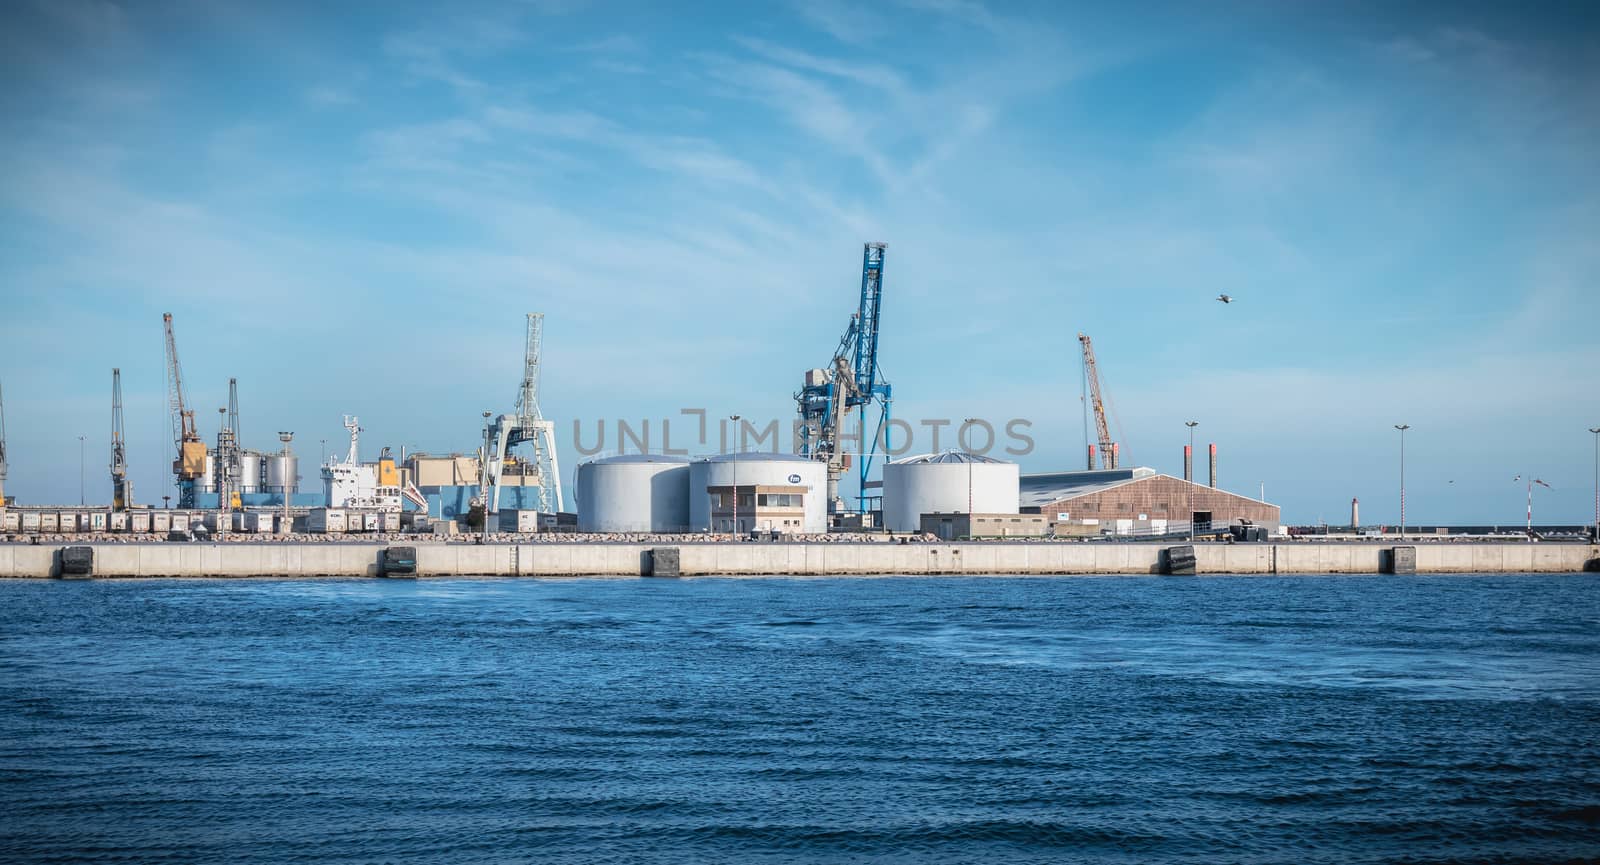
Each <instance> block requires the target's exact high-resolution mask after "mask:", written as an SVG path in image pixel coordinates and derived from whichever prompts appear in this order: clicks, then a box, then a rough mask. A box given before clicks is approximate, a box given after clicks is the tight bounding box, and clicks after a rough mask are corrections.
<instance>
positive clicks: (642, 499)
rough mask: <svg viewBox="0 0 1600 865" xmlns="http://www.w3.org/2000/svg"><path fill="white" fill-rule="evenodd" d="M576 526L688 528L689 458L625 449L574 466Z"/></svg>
mask: <svg viewBox="0 0 1600 865" xmlns="http://www.w3.org/2000/svg"><path fill="white" fill-rule="evenodd" d="M577 481H578V531H580V532H687V531H689V460H688V459H687V458H685V457H676V456H666V455H661V454H626V455H622V456H614V457H604V458H602V459H597V460H591V461H589V462H586V463H582V464H580V465H579V466H578V478H577Z"/></svg>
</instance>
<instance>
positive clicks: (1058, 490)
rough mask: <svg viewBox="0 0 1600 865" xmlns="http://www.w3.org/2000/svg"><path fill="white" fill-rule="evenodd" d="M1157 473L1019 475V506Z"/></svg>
mask: <svg viewBox="0 0 1600 865" xmlns="http://www.w3.org/2000/svg"><path fill="white" fill-rule="evenodd" d="M1159 474H1160V473H1159V472H1157V471H1156V470H1155V469H1152V468H1145V467H1143V466H1140V467H1138V468H1130V469H1105V470H1102V471H1086V472H1052V473H1050V474H1042V475H1023V476H1022V478H1021V483H1020V495H1021V502H1020V503H1021V505H1022V506H1023V507H1025V508H1027V507H1039V506H1040V505H1048V504H1050V503H1052V502H1059V501H1062V500H1064V499H1074V498H1077V497H1079V496H1086V495H1090V494H1092V493H1099V492H1104V491H1106V490H1109V489H1111V488H1113V487H1120V486H1122V485H1123V484H1129V483H1133V482H1134V481H1142V480H1144V479H1146V478H1153V477H1157V476H1159Z"/></svg>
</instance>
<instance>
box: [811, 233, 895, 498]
mask: <svg viewBox="0 0 1600 865" xmlns="http://www.w3.org/2000/svg"><path fill="white" fill-rule="evenodd" d="M888 249H889V245H888V244H887V243H868V244H864V245H863V247H862V253H861V301H860V305H859V306H858V307H857V309H856V313H855V315H853V316H851V318H850V324H849V326H848V327H846V328H845V332H844V337H843V338H841V339H840V340H839V347H838V348H837V349H835V350H834V352H833V361H832V362H831V364H830V365H829V368H828V369H813V370H810V371H808V372H807V373H806V377H805V384H804V385H803V386H802V387H801V389H800V392H799V393H796V394H795V395H794V398H795V403H796V405H797V406H798V407H799V410H800V430H799V440H798V441H797V442H796V446H797V450H798V451H799V453H800V454H801V455H803V456H809V457H812V458H813V459H817V460H821V461H824V462H826V463H827V464H828V509H829V511H830V512H835V513H836V512H838V511H840V510H842V504H843V501H842V499H840V497H839V478H840V477H841V476H842V475H843V474H844V471H845V469H847V468H849V467H850V464H851V460H850V457H851V454H850V453H848V452H847V450H846V448H845V447H844V441H845V440H846V439H848V438H849V437H848V436H846V435H845V433H844V430H845V422H846V419H847V417H848V415H849V413H850V410H851V409H855V408H859V409H861V413H860V416H861V426H860V429H861V439H862V440H858V444H859V450H860V456H861V459H860V460H858V461H857V462H856V465H857V468H858V480H859V482H860V486H859V488H858V489H859V490H860V492H859V493H858V495H857V500H856V503H857V506H858V507H859V506H861V505H862V504H864V502H865V499H866V498H867V495H866V490H867V474H868V473H869V472H870V471H871V470H872V463H873V460H874V459H875V458H876V456H877V455H878V448H879V446H880V445H881V446H882V447H883V450H884V452H885V453H887V452H888V450H889V442H888V437H887V425H888V422H889V405H890V402H891V399H892V389H891V388H890V386H889V383H888V382H886V381H884V380H883V370H882V369H880V368H879V366H878V324H879V313H880V311H881V310H882V306H883V264H884V255H885V253H886V252H887V250H888ZM874 405H876V406H878V408H879V411H878V418H877V424H876V425H875V426H873V429H872V437H871V439H870V440H865V439H866V434H867V428H868V425H869V424H868V418H867V414H868V411H869V409H870V408H871V407H872V406H874Z"/></svg>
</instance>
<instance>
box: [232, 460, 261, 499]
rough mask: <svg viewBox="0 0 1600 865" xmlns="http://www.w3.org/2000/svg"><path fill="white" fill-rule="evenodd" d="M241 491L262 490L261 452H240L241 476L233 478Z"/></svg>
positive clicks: (252, 491)
mask: <svg viewBox="0 0 1600 865" xmlns="http://www.w3.org/2000/svg"><path fill="white" fill-rule="evenodd" d="M233 482H234V484H235V485H236V486H237V487H238V488H239V492H241V493H255V492H260V491H261V452H260V451H240V452H239V476H238V477H236V478H234V479H233Z"/></svg>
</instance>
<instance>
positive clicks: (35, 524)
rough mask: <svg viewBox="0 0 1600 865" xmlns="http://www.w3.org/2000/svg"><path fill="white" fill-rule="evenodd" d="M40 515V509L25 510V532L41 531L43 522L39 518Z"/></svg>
mask: <svg viewBox="0 0 1600 865" xmlns="http://www.w3.org/2000/svg"><path fill="white" fill-rule="evenodd" d="M40 516H41V514H40V513H39V512H38V511H23V512H22V523H21V525H22V530H23V531H25V532H37V531H39V528H40V522H41V521H40V519H39V517H40Z"/></svg>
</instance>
